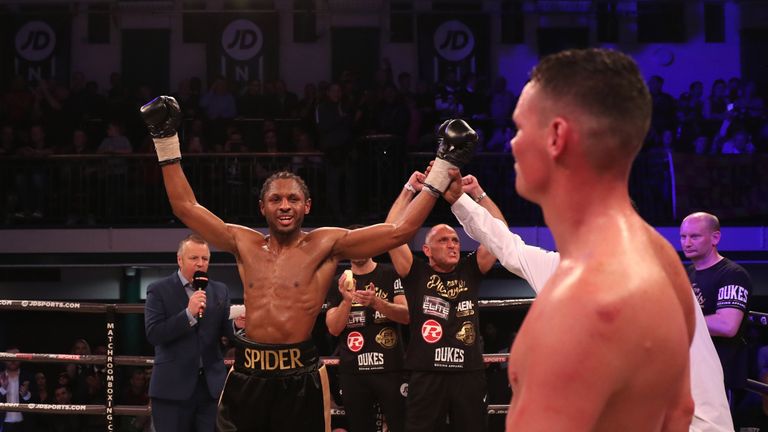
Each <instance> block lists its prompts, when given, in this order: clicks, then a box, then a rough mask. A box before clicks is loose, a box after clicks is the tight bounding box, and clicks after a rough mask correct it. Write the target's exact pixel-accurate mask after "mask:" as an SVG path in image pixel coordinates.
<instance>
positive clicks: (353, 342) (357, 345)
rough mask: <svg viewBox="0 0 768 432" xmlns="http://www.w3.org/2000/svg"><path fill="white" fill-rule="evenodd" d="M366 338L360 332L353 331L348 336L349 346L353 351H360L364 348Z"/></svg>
mask: <svg viewBox="0 0 768 432" xmlns="http://www.w3.org/2000/svg"><path fill="white" fill-rule="evenodd" d="M364 344H365V339H364V338H363V335H362V334H360V332H352V333H350V334H349V335H348V336H347V348H349V350H350V351H352V352H358V351H360V350H361V349H363V345H364Z"/></svg>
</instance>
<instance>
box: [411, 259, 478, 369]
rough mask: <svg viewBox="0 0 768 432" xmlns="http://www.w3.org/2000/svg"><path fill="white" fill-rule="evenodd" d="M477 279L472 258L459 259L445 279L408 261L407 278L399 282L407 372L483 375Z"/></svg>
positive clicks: (444, 275) (429, 268)
mask: <svg viewBox="0 0 768 432" xmlns="http://www.w3.org/2000/svg"><path fill="white" fill-rule="evenodd" d="M482 276H483V275H482V273H481V272H480V268H479V267H478V266H477V254H476V253H475V252H472V253H471V254H469V255H468V256H466V257H463V258H461V260H460V261H459V264H458V265H457V266H456V268H455V269H454V271H452V272H450V273H439V272H437V271H435V270H433V269H432V268H431V267H430V266H429V265H428V264H427V263H426V262H424V261H422V260H420V259H418V258H415V257H414V259H413V265H412V266H411V271H410V273H409V274H408V276H406V277H405V278H403V287H404V288H405V297H406V299H407V300H408V313H409V314H410V324H409V327H410V332H411V333H410V339H409V342H408V351H407V354H406V356H405V366H406V368H407V369H410V370H420V371H472V370H480V369H483V353H482V352H481V350H480V341H479V340H478V338H479V325H478V322H479V320H478V315H479V312H480V311H479V308H478V305H477V292H478V290H479V289H480V281H481V278H482Z"/></svg>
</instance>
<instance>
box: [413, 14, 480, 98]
mask: <svg viewBox="0 0 768 432" xmlns="http://www.w3.org/2000/svg"><path fill="white" fill-rule="evenodd" d="M489 28H490V23H489V17H488V15H485V14H471V15H459V14H435V13H430V14H424V15H420V16H419V18H418V56H419V75H420V76H423V77H424V78H426V79H428V80H430V81H432V82H435V83H437V82H440V81H441V80H442V78H443V75H444V74H445V72H446V71H448V70H454V71H455V72H456V75H457V78H458V79H459V81H461V80H462V79H463V77H465V76H466V75H467V74H470V73H472V74H476V75H477V76H478V77H480V78H486V79H487V78H489V74H490V33H489Z"/></svg>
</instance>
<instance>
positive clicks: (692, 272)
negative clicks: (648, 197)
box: [680, 212, 752, 407]
mask: <svg viewBox="0 0 768 432" xmlns="http://www.w3.org/2000/svg"><path fill="white" fill-rule="evenodd" d="M720 235H721V234H720V221H719V220H718V219H717V216H715V215H713V214H710V213H704V212H697V213H692V214H690V215H688V216H686V217H685V219H683V223H682V224H681V225H680V246H681V247H682V249H683V253H684V254H685V257H686V258H688V259H690V260H691V262H692V264H691V265H690V266H689V267H688V279H690V281H691V285H692V286H693V292H694V294H696V298H697V299H698V301H699V305H700V306H701V308H702V311H703V312H704V319H705V320H706V322H707V329H709V334H710V335H711V336H712V341H713V342H714V343H715V348H716V349H717V354H718V355H719V356H720V362H721V363H722V365H723V373H724V375H725V387H726V391H727V393H728V397H729V400H730V402H731V406H732V407H733V405H734V396H735V397H736V399H739V396H740V394H739V393H741V391H740V389H742V388H743V387H744V384H745V383H746V380H747V371H748V364H749V357H748V351H747V343H746V339H745V334H744V333H745V329H746V325H747V311H748V310H749V297H750V295H751V293H752V281H751V279H750V277H749V274H748V273H747V271H746V270H745V269H744V267H742V266H740V265H738V264H736V263H735V262H733V261H731V260H729V259H728V258H725V257H723V256H722V255H720V253H719V252H718V251H717V245H718V244H719V243H720ZM734 391H735V394H734Z"/></svg>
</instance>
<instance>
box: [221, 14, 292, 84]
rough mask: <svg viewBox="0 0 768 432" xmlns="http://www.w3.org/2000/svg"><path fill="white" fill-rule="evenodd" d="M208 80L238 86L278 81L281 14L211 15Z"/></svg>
mask: <svg viewBox="0 0 768 432" xmlns="http://www.w3.org/2000/svg"><path fill="white" fill-rule="evenodd" d="M208 16H209V17H210V21H211V29H210V30H209V31H208V50H207V51H208V55H207V64H208V76H210V77H214V76H218V75H220V76H223V77H225V78H227V79H228V80H229V81H230V83H234V84H236V85H237V86H241V85H244V84H245V83H247V82H248V81H251V80H254V79H259V80H273V79H276V78H277V77H278V75H277V74H278V56H277V51H278V45H277V41H278V39H279V34H278V31H277V23H278V21H279V20H278V19H277V14H275V13H267V12H264V13H252V14H242V13H239V14H229V13H216V14H210V15H208Z"/></svg>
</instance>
